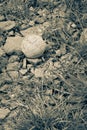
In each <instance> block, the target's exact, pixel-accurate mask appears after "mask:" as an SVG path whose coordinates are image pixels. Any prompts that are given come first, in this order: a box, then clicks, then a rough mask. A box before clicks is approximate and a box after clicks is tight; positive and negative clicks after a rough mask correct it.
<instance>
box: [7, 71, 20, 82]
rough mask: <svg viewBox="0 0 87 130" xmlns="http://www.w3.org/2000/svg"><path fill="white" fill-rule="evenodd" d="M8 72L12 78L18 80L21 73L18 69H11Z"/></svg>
mask: <svg viewBox="0 0 87 130" xmlns="http://www.w3.org/2000/svg"><path fill="white" fill-rule="evenodd" d="M8 74H9V75H10V77H11V79H12V80H13V81H14V80H18V78H19V73H18V71H9V72H8Z"/></svg>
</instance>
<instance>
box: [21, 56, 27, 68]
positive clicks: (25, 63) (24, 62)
mask: <svg viewBox="0 0 87 130" xmlns="http://www.w3.org/2000/svg"><path fill="white" fill-rule="evenodd" d="M26 67H27V61H26V58H24V59H23V66H22V68H23V69H26Z"/></svg>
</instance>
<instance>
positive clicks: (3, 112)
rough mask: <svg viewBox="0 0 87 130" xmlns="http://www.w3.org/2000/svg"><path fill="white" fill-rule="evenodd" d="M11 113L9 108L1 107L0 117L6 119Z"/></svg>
mask: <svg viewBox="0 0 87 130" xmlns="http://www.w3.org/2000/svg"><path fill="white" fill-rule="evenodd" d="M9 113H10V110H9V109H8V108H0V119H4V118H5V117H6V116H7V115H8V114H9Z"/></svg>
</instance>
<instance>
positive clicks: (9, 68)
mask: <svg viewBox="0 0 87 130" xmlns="http://www.w3.org/2000/svg"><path fill="white" fill-rule="evenodd" d="M20 67H21V64H20V63H19V62H14V63H8V65H7V71H14V70H15V71H18V70H19V69H20Z"/></svg>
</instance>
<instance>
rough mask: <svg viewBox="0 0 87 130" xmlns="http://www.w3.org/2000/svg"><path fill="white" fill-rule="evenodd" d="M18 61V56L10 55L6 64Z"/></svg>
mask: <svg viewBox="0 0 87 130" xmlns="http://www.w3.org/2000/svg"><path fill="white" fill-rule="evenodd" d="M19 60H20V58H19V56H17V55H12V56H11V57H10V58H9V60H8V62H9V63H13V62H15V61H19Z"/></svg>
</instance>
